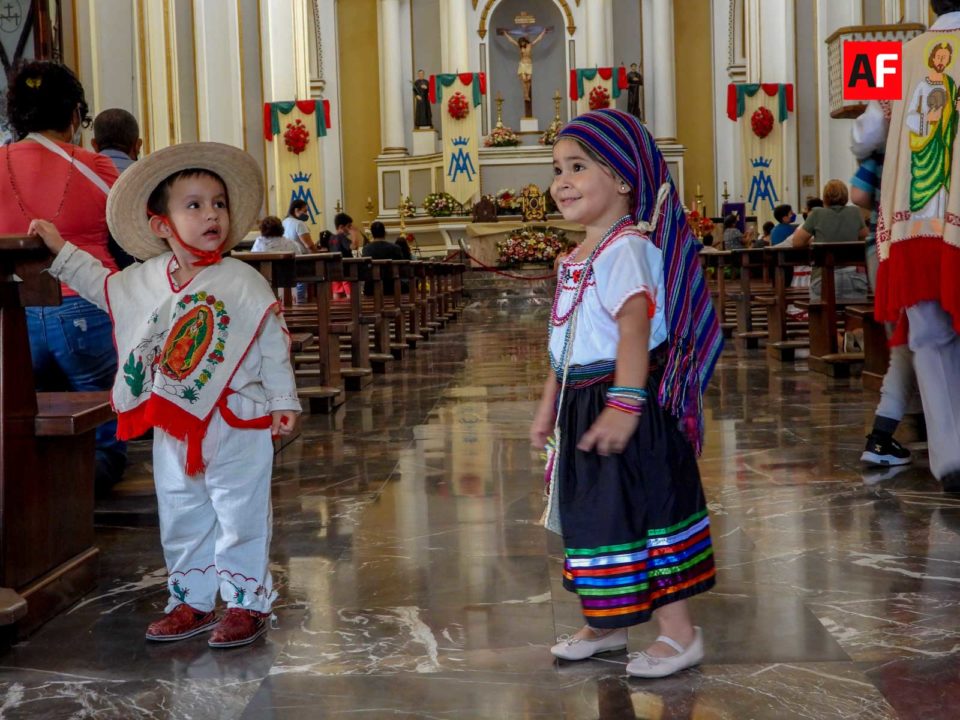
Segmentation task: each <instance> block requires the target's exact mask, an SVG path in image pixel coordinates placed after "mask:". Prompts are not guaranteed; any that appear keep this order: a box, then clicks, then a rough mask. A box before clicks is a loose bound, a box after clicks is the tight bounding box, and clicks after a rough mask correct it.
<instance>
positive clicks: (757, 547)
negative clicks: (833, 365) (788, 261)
mask: <svg viewBox="0 0 960 720" xmlns="http://www.w3.org/2000/svg"><path fill="white" fill-rule="evenodd" d="M545 320H546V310H545V308H544V307H543V306H541V307H534V308H532V309H531V308H529V307H526V308H524V309H522V310H521V309H518V308H517V307H514V306H505V305H497V304H496V303H491V304H488V305H486V306H474V307H471V308H469V309H468V310H467V312H466V313H465V317H464V321H463V322H461V323H457V324H454V325H452V326H451V327H449V328H448V329H447V330H446V331H444V332H443V333H441V334H439V335H438V336H436V337H435V338H434V339H432V340H431V341H430V342H429V343H426V344H424V345H423V346H422V347H421V348H419V349H418V350H417V351H416V353H414V354H413V355H411V356H410V358H408V359H407V360H405V361H404V362H403V363H402V364H401V365H400V366H399V367H397V368H394V369H393V371H392V372H391V373H390V374H389V375H388V376H386V377H381V378H378V380H377V382H376V383H375V384H374V385H373V386H371V387H370V388H369V389H367V390H365V391H363V392H362V393H357V394H354V395H351V397H350V398H349V401H348V403H347V405H346V406H345V407H343V408H342V409H341V410H340V412H339V413H338V414H337V415H336V416H333V417H327V416H315V417H307V418H306V421H305V423H304V431H303V434H302V436H301V437H300V438H299V439H298V440H297V441H296V442H294V443H293V444H292V445H291V446H290V447H288V448H287V449H286V450H284V452H283V453H282V454H281V455H280V456H278V461H277V466H276V474H275V483H274V507H275V536H274V542H273V572H274V576H275V579H276V582H277V583H278V584H279V585H280V601H279V602H278V604H277V606H276V620H275V622H274V627H273V629H272V631H271V632H270V633H269V635H268V636H267V639H266V640H265V641H260V642H258V643H257V644H255V645H254V646H251V647H248V648H243V649H238V650H231V651H219V652H214V651H211V650H209V649H208V648H207V645H206V639H205V638H202V637H201V638H194V639H191V640H187V641H184V642H181V643H176V644H171V645H156V644H148V643H146V642H145V641H144V640H143V632H144V629H145V627H146V625H147V623H148V622H149V621H150V620H152V619H154V618H155V617H156V616H157V615H158V613H159V612H160V611H161V610H162V608H163V605H164V595H165V593H164V570H163V563H162V558H161V553H160V546H159V540H158V534H157V530H156V528H155V527H150V524H149V523H145V524H143V525H141V526H137V527H115V526H108V525H104V526H101V527H99V528H98V544H99V546H100V548H101V550H102V565H101V579H100V583H99V586H98V587H97V589H96V590H95V591H94V592H93V593H91V594H90V595H89V596H88V597H87V598H85V599H84V600H83V601H82V602H81V603H80V604H78V605H77V606H75V607H74V608H72V609H71V610H70V611H68V612H66V613H64V614H63V615H61V616H59V617H58V618H56V619H55V620H53V621H51V622H50V623H48V624H47V625H46V626H45V627H43V628H42V629H41V630H40V631H39V632H37V633H36V634H35V635H34V636H32V637H31V638H30V639H28V640H27V641H25V642H22V643H20V644H18V645H15V646H13V647H12V648H7V649H4V650H2V651H0V718H9V719H11V720H13V719H19V718H31V719H40V718H44V719H45V718H50V719H53V718H57V719H59V718H96V719H113V718H124V719H127V718H158V719H159V718H176V719H178V720H179V719H184V720H188V719H189V720H207V719H212V718H247V719H250V720H261V719H273V718H276V719H280V718H371V719H377V720H379V719H380V718H397V719H402V718H430V719H441V718H442V719H450V720H452V719H458V720H459V719H464V720H473V719H488V718H489V719H491V720H499V719H512V718H518V719H519V718H551V719H559V718H565V719H569V720H573V719H582V720H588V719H593V718H605V719H618V720H619V719H627V718H629V719H632V720H637V719H643V720H681V719H683V720H687V719H689V720H719V719H721V718H722V719H724V720H750V719H757V720H763V719H767V718H770V719H773V718H777V719H781V718H805V719H810V720H825V719H827V718H844V719H848V718H858V719H863V720H866V719H868V718H869V719H877V720H879V719H881V718H904V719H914V718H916V719H918V720H919V719H920V718H923V719H924V720H936V719H940V718H943V719H946V718H957V717H960V651H958V650H960V538H958V533H960V501H958V500H957V499H955V498H950V497H945V496H943V495H942V494H941V493H940V491H939V490H938V487H937V484H936V483H935V482H934V481H933V479H932V478H931V476H930V475H929V473H928V471H927V469H926V457H925V453H924V451H923V449H922V446H918V445H914V447H915V449H916V450H917V452H916V455H917V462H916V463H915V465H914V466H912V467H909V468H907V469H901V470H899V471H894V472H890V473H870V474H866V473H864V471H863V469H862V468H861V467H860V465H859V462H858V457H859V454H860V451H861V449H862V443H863V435H864V428H865V426H866V424H867V423H868V422H869V419H870V416H871V414H872V410H873V405H874V403H875V402H876V396H875V395H874V394H872V393H864V392H863V391H862V390H861V387H860V384H859V381H858V380H855V379H854V380H833V379H830V378H827V377H824V376H821V375H816V374H811V373H809V372H807V369H806V364H805V362H804V361H802V360H800V361H798V362H796V363H795V364H788V365H779V364H774V363H772V362H768V361H767V359H766V358H765V357H764V356H763V355H762V354H761V353H760V351H750V352H747V353H744V354H741V355H739V356H738V355H737V353H736V351H735V350H734V349H733V348H732V345H731V346H730V347H728V349H727V350H726V351H725V353H724V356H723V359H722V362H721V363H720V365H719V368H718V370H717V373H716V380H715V383H714V385H713V387H712V388H711V390H710V393H709V396H708V397H707V398H706V407H707V415H708V419H707V422H708V431H709V437H708V440H707V443H706V450H705V453H704V456H703V458H702V460H701V470H702V473H703V477H704V484H705V487H706V491H707V495H708V498H709V501H710V508H711V511H712V517H713V532H714V541H715V545H716V550H717V552H716V557H717V561H718V564H719V582H718V585H717V587H716V589H715V591H713V592H711V593H708V594H706V595H702V596H699V597H697V598H696V599H695V600H694V601H693V609H694V611H695V613H696V619H697V622H698V623H699V624H701V625H702V626H703V628H704V633H705V638H706V642H707V657H706V661H705V662H704V664H703V666H702V667H700V668H699V669H695V670H691V671H687V672H684V673H682V674H680V675H678V676H676V677H673V678H669V679H666V680H661V681H639V680H630V679H628V678H627V676H626V674H625V671H624V667H625V664H626V662H627V656H626V654H615V655H608V656H603V657H602V658H601V659H595V660H590V661H585V662H582V663H575V664H557V663H556V662H554V661H553V660H552V658H551V656H550V654H549V652H548V648H549V646H550V645H551V644H552V643H553V642H554V638H555V636H557V635H559V634H562V633H567V632H572V631H573V630H575V628H576V627H578V626H579V623H580V621H579V614H578V605H577V603H576V600H575V598H574V597H573V596H571V595H569V594H568V593H566V592H564V591H563V589H562V588H561V585H560V581H559V578H560V575H559V553H560V546H559V543H558V542H557V540H556V538H554V537H548V536H547V534H546V533H545V532H544V531H543V530H542V529H541V528H540V527H538V526H537V525H536V518H537V517H538V516H539V513H540V509H541V497H540V489H541V487H542V470H541V461H540V459H539V457H538V453H537V452H536V451H533V450H531V449H530V448H529V446H528V443H527V440H526V437H527V427H528V423H529V421H530V419H531V417H532V414H533V410H534V406H535V402H536V400H537V393H538V389H539V386H540V384H541V382H542V378H543V376H544V371H545V357H544V353H543V350H544V336H545V333H544V330H545ZM907 431H909V428H908V429H907ZM905 439H909V438H908V437H907V438H905ZM137 453H139V457H138V463H139V465H138V466H137V467H139V468H140V469H141V471H143V470H146V471H149V466H148V464H147V463H148V458H147V457H145V456H144V455H143V448H142V447H141V448H138V449H137ZM653 635H655V631H654V629H653V628H652V627H646V626H644V627H639V628H636V629H635V630H634V631H633V632H632V633H631V639H630V649H631V650H639V649H641V648H643V647H644V645H645V643H647V642H649V641H650V639H651V638H652V636H653Z"/></svg>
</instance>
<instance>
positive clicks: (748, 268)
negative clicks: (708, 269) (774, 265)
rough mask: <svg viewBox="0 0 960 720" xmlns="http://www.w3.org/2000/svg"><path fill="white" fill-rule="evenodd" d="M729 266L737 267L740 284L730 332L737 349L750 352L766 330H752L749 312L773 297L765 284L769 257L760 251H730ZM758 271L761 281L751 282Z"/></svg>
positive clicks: (752, 323) (760, 249)
mask: <svg viewBox="0 0 960 720" xmlns="http://www.w3.org/2000/svg"><path fill="white" fill-rule="evenodd" d="M730 252H731V264H732V265H733V266H735V267H738V268H739V274H740V281H739V286H738V291H737V292H736V294H735V300H736V308H737V327H736V330H735V331H734V333H733V336H734V339H735V341H736V344H737V347H739V348H741V349H753V348H756V347H759V343H760V340H761V339H766V338H767V331H766V330H765V329H761V328H754V318H753V312H754V308H755V307H757V306H759V305H760V304H761V303H762V302H763V300H764V299H765V298H769V297H772V296H773V290H774V289H773V287H772V286H771V285H770V284H769V283H768V282H765V281H764V279H765V278H767V277H768V276H769V270H768V264H769V262H770V260H769V257H768V256H767V254H766V253H765V252H764V248H744V249H742V250H731V251H730ZM756 270H759V271H760V273H759V274H760V275H761V278H764V279H761V280H759V281H754V279H753V275H754V274H755V272H754V271H756Z"/></svg>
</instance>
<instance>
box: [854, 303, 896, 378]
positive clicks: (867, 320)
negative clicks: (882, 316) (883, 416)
mask: <svg viewBox="0 0 960 720" xmlns="http://www.w3.org/2000/svg"><path fill="white" fill-rule="evenodd" d="M847 315H848V316H850V317H855V318H859V320H860V322H861V323H862V325H863V374H862V375H861V379H862V381H863V387H864V388H865V389H866V390H876V391H877V392H880V386H881V385H883V376H884V375H886V374H887V367H888V366H889V365H890V346H889V345H888V344H887V342H888V339H887V331H886V328H885V327H884V325H883V323H881V322H877V320H876V319H875V318H874V317H873V307H871V306H867V305H864V306H859V305H855V306H852V307H848V308H847Z"/></svg>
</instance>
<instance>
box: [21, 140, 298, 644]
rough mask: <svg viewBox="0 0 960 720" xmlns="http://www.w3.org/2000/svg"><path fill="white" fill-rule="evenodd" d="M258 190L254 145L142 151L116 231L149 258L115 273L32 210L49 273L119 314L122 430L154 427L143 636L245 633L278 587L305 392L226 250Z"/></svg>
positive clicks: (257, 288) (116, 205) (124, 191)
mask: <svg viewBox="0 0 960 720" xmlns="http://www.w3.org/2000/svg"><path fill="white" fill-rule="evenodd" d="M262 197H263V183H262V179H261V173H260V169H259V167H258V166H257V164H256V161H254V159H253V158H252V157H250V155H248V154H247V153H245V152H243V151H241V150H238V149H236V148H233V147H230V146H227V145H221V144H219V143H194V144H188V145H179V146H174V147H169V148H165V149H163V150H159V151H157V152H155V153H152V154H151V155H148V156H147V157H146V158H145V159H143V160H141V161H139V162H138V163H136V164H135V165H133V166H132V167H131V168H130V169H129V170H127V171H126V172H125V173H124V174H123V175H122V176H121V180H120V181H118V182H117V184H116V185H114V187H113V189H112V190H111V192H110V196H109V199H108V203H107V222H108V224H109V227H110V231H111V233H112V234H113V236H114V237H115V238H116V240H117V242H118V243H120V245H121V246H122V247H123V249H124V250H126V251H127V252H128V253H130V254H131V255H133V256H134V257H136V258H138V259H139V260H141V261H142V262H141V263H139V264H135V265H132V266H130V267H128V268H127V269H125V270H123V271H120V272H112V273H111V272H110V270H108V269H107V268H105V267H104V266H103V265H101V264H100V262H99V261H98V260H97V259H96V258H94V257H93V256H91V255H89V254H88V253H86V252H84V251H82V250H79V249H78V248H76V247H75V246H74V245H72V244H70V243H67V242H65V241H64V240H63V238H62V237H61V236H60V233H59V232H58V230H57V228H56V227H55V226H54V225H53V224H52V223H50V222H48V221H46V220H34V221H33V222H32V223H31V225H30V232H31V234H37V235H39V236H40V237H41V238H43V240H44V242H45V243H46V245H47V247H49V248H50V250H51V251H52V252H53V253H54V254H55V255H56V259H55V260H54V262H53V265H52V266H51V268H50V273H51V274H52V275H54V276H56V277H58V278H61V279H63V280H64V281H65V282H69V283H70V284H71V286H72V287H74V288H76V289H77V291H78V292H79V293H80V294H81V295H82V296H83V297H85V298H87V299H88V300H90V301H91V302H93V303H95V304H96V305H98V306H99V307H101V308H104V309H106V310H108V311H109V312H110V314H111V319H112V321H113V324H114V338H115V341H116V345H117V348H118V351H119V355H120V365H121V369H120V371H119V372H118V373H117V378H116V381H115V383H114V386H113V391H112V402H113V406H114V409H115V410H116V412H117V416H118V430H117V433H118V436H120V437H121V438H124V439H127V438H132V437H136V436H138V435H141V434H143V433H144V432H146V431H147V430H149V429H150V428H154V429H155V431H154V441H153V464H154V478H155V482H156V488H157V500H158V506H159V514H160V537H161V541H162V543H163V551H164V558H165V560H166V564H167V571H168V573H169V578H168V589H169V593H170V594H169V599H168V602H167V605H166V610H165V612H166V615H165V616H164V617H163V618H162V619H160V620H157V621H156V622H154V623H152V624H151V625H150V626H149V628H148V629H147V633H146V637H147V639H148V640H154V641H174V640H182V639H184V638H188V637H192V636H194V635H197V634H199V633H202V632H206V631H209V630H213V633H212V635H211V637H210V640H209V645H210V646H211V647H217V648H224V647H236V646H239V645H246V644H249V643H251V642H253V641H254V640H256V639H257V638H258V637H260V636H261V635H262V634H263V633H264V632H265V631H266V629H267V622H266V619H267V618H268V617H269V616H270V612H271V607H272V605H273V602H274V600H275V598H276V592H275V591H274V589H273V584H272V579H271V576H270V571H269V569H268V562H269V557H268V554H269V549H270V536H271V525H272V522H271V521H272V511H271V506H270V477H271V471H272V466H273V439H272V438H273V436H276V435H278V434H288V433H290V432H291V431H292V430H293V427H294V423H295V422H296V419H297V415H298V413H299V412H300V402H299V400H298V399H297V390H296V385H295V381H294V375H293V369H292V368H291V366H290V360H289V336H288V334H287V331H286V326H285V324H284V322H283V318H282V317H281V315H280V310H279V305H278V303H277V300H276V298H275V297H274V295H273V292H272V290H271V289H270V287H269V285H268V284H267V283H266V281H265V280H264V279H263V278H262V277H261V276H260V275H259V274H258V273H257V272H256V271H255V270H253V268H251V267H250V266H248V265H246V264H244V263H243V262H240V261H238V260H235V259H233V258H229V257H223V253H225V252H226V251H228V250H230V249H231V248H232V247H234V246H236V244H237V243H238V242H239V241H240V240H241V239H242V238H243V236H244V234H245V232H246V230H247V228H249V227H250V226H251V225H252V224H253V221H254V219H255V217H256V214H257V212H258V210H259V208H260V203H261V200H262ZM218 593H219V595H220V596H221V598H222V599H223V600H224V601H225V603H226V605H227V611H226V613H225V614H224V615H223V617H222V619H218V617H217V615H216V613H215V612H214V606H215V604H216V599H217V594H218Z"/></svg>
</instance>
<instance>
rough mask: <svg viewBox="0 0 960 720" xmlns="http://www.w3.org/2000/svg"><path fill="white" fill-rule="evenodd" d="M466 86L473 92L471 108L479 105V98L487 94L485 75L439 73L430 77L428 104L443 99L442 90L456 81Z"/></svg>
mask: <svg viewBox="0 0 960 720" xmlns="http://www.w3.org/2000/svg"><path fill="white" fill-rule="evenodd" d="M458 79H459V80H460V82H461V83H463V84H464V85H467V86H469V87H470V88H471V90H472V91H473V106H474V107H476V106H477V105H479V104H480V98H481V97H483V96H484V95H486V94H487V74H486V73H459V74H458V73H441V74H438V75H431V76H430V102H432V103H435V102H440V101H441V100H442V99H443V89H444V88H446V87H450V86H451V85H453V84H454V83H455V82H456V81H457V80H458Z"/></svg>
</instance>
